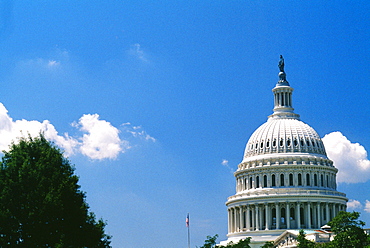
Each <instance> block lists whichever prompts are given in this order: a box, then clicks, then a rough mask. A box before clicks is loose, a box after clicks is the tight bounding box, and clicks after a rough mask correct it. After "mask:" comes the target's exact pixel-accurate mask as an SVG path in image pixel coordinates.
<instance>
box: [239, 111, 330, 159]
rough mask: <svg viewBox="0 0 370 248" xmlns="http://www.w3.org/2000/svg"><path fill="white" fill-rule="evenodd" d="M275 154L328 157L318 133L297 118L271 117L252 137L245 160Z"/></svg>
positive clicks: (247, 146)
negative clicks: (309, 154)
mask: <svg viewBox="0 0 370 248" xmlns="http://www.w3.org/2000/svg"><path fill="white" fill-rule="evenodd" d="M273 153H314V154H321V155H324V156H326V152H325V148H324V145H323V142H322V140H321V138H320V136H319V135H318V134H317V132H316V131H315V130H314V129H313V128H312V127H310V126H309V125H307V124H306V123H304V122H302V121H300V120H298V119H296V118H271V117H270V118H269V119H268V121H267V122H266V123H264V124H262V125H261V126H260V127H259V128H258V129H257V130H256V131H255V132H254V133H253V134H252V136H251V137H250V139H249V141H248V143H247V145H246V148H245V153H244V159H246V158H248V157H252V156H256V155H261V154H273Z"/></svg>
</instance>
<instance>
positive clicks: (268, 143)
mask: <svg viewBox="0 0 370 248" xmlns="http://www.w3.org/2000/svg"><path fill="white" fill-rule="evenodd" d="M266 147H267V148H269V147H270V140H267V142H266Z"/></svg>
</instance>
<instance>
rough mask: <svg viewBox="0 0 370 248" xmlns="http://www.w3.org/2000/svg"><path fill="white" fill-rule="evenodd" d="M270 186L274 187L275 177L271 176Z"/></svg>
mask: <svg viewBox="0 0 370 248" xmlns="http://www.w3.org/2000/svg"><path fill="white" fill-rule="evenodd" d="M271 186H273V187H274V186H276V180H275V175H272V176H271Z"/></svg>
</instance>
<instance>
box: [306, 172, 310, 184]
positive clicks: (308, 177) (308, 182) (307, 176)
mask: <svg viewBox="0 0 370 248" xmlns="http://www.w3.org/2000/svg"><path fill="white" fill-rule="evenodd" d="M306 184H307V186H310V174H306Z"/></svg>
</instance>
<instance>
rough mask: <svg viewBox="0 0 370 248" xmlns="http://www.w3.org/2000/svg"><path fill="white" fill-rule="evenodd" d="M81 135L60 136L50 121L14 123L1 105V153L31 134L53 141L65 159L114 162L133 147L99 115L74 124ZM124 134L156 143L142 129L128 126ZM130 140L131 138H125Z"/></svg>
mask: <svg viewBox="0 0 370 248" xmlns="http://www.w3.org/2000/svg"><path fill="white" fill-rule="evenodd" d="M72 126H74V127H76V128H77V129H78V130H77V131H80V132H82V133H78V134H77V135H76V136H74V137H71V136H70V135H69V134H68V133H65V134H63V135H60V134H59V133H58V132H57V130H56V128H55V127H54V125H52V124H51V123H50V121H48V120H44V121H42V122H39V121H36V120H32V121H28V120H24V119H22V120H16V121H14V120H13V119H12V118H11V117H10V116H9V115H8V110H7V109H6V108H5V106H4V105H3V104H2V103H0V151H3V150H8V149H9V145H10V144H11V142H12V141H16V140H17V138H20V137H26V136H28V135H31V136H32V137H36V136H38V135H39V134H40V132H41V133H43V134H44V135H45V138H47V139H48V140H50V141H53V142H54V143H55V144H56V145H57V146H58V147H60V148H61V149H62V150H63V151H64V153H65V155H66V156H71V155H73V154H76V153H82V154H83V155H85V156H87V157H89V158H90V159H98V160H102V159H115V158H117V156H118V155H119V154H120V153H122V152H125V151H126V150H127V149H129V148H130V143H129V142H128V141H127V139H122V138H120V136H119V134H120V131H119V129H117V128H116V127H114V126H113V125H112V124H111V123H110V122H108V121H105V120H100V119H99V115H98V114H93V115H91V114H85V115H83V116H82V117H81V118H80V119H79V122H78V123H73V124H72ZM124 126H125V127H126V130H129V131H128V132H125V133H130V136H131V137H134V138H140V139H144V140H145V141H147V140H150V141H153V142H154V141H155V139H154V138H153V137H151V136H150V135H149V134H147V133H146V132H145V131H144V130H142V129H141V126H134V127H132V125H131V124H130V123H125V124H124ZM126 138H128V137H126Z"/></svg>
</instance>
